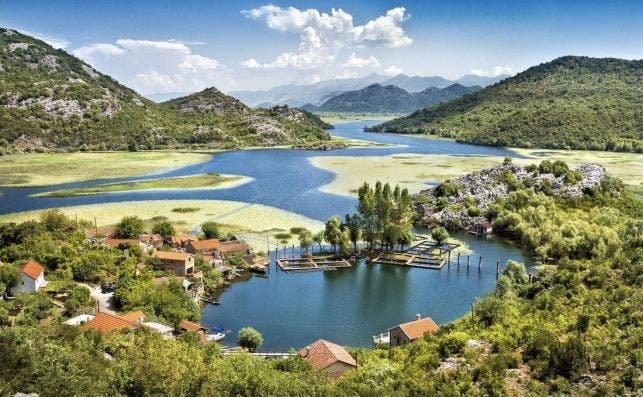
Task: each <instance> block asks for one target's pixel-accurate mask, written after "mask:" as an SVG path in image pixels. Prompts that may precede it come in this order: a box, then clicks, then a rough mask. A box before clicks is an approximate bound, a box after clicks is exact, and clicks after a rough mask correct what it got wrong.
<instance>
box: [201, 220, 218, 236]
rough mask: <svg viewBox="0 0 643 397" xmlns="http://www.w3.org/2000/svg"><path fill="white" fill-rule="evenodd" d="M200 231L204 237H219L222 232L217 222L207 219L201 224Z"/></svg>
mask: <svg viewBox="0 0 643 397" xmlns="http://www.w3.org/2000/svg"><path fill="white" fill-rule="evenodd" d="M201 231H202V232H203V235H204V236H205V238H207V239H210V238H221V236H222V234H221V231H220V230H219V224H218V223H216V222H214V221H207V222H204V223H202V224H201Z"/></svg>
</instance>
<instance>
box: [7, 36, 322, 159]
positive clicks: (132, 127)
mask: <svg viewBox="0 0 643 397" xmlns="http://www.w3.org/2000/svg"><path fill="white" fill-rule="evenodd" d="M190 104H191V105H194V106H192V107H190V106H189V105H190ZM329 139H330V136H329V135H328V134H327V133H326V132H325V131H323V130H322V129H321V128H319V126H317V125H315V123H313V121H312V120H311V119H310V118H309V117H308V116H306V115H305V114H304V113H302V112H300V111H298V110H294V109H288V108H279V109H277V110H274V109H270V110H252V109H249V108H247V107H246V106H245V105H243V104H242V103H241V102H239V101H237V100H236V99H234V98H232V97H229V96H227V95H224V94H222V93H221V92H219V91H218V90H216V89H215V88H209V89H206V90H204V91H202V92H201V93H197V94H193V95H189V96H187V97H184V98H178V99H175V100H172V101H169V102H166V103H164V104H156V103H154V102H152V101H149V100H147V99H145V98H143V97H142V96H141V95H139V94H138V93H136V92H135V91H133V90H131V89H129V88H127V87H125V86H123V85H121V84H119V83H118V82H117V81H115V80H114V79H112V78H111V77H109V76H106V75H104V74H101V73H99V72H97V71H96V70H94V69H93V68H92V67H90V66H89V65H87V64H86V63H84V62H83V61H81V60H80V59H78V58H75V57H73V56H71V55H69V54H67V53H66V52H64V51H63V50H56V49H54V48H52V47H51V46H49V45H48V44H46V43H45V42H43V41H40V40H37V39H34V38H33V37H30V36H27V35H23V34H21V33H18V32H16V31H14V30H10V29H0V147H2V148H3V151H5V152H13V151H62V150H77V149H81V150H125V149H128V148H129V149H133V148H142V149H161V148H234V147H243V146H273V145H287V144H302V143H309V142H320V141H326V140H329Z"/></svg>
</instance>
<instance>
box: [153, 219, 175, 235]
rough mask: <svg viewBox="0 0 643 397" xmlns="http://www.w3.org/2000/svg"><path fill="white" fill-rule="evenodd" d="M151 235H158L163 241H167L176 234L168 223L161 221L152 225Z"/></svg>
mask: <svg viewBox="0 0 643 397" xmlns="http://www.w3.org/2000/svg"><path fill="white" fill-rule="evenodd" d="M152 233H155V234H158V235H160V236H161V237H163V238H164V239H169V238H170V237H172V236H174V235H175V234H176V231H175V230H174V226H172V223H170V221H161V222H157V223H155V224H154V226H153V227H152Z"/></svg>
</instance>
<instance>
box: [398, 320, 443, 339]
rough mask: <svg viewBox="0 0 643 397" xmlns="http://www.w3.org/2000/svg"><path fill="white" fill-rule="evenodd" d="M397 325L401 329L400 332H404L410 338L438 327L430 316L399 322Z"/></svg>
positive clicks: (435, 329) (434, 330) (432, 331)
mask: <svg viewBox="0 0 643 397" xmlns="http://www.w3.org/2000/svg"><path fill="white" fill-rule="evenodd" d="M398 327H400V328H401V329H402V332H404V333H405V334H406V336H407V337H408V338H409V339H410V340H415V339H418V338H421V337H422V336H423V335H424V334H426V333H434V332H436V331H437V330H439V329H440V327H439V326H438V325H437V324H436V323H435V322H434V321H433V320H432V319H431V317H427V318H422V319H419V320H415V321H411V322H408V323H404V324H400V325H398Z"/></svg>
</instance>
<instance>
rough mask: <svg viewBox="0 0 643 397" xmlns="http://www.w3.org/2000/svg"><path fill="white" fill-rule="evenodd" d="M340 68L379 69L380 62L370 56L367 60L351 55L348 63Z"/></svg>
mask: <svg viewBox="0 0 643 397" xmlns="http://www.w3.org/2000/svg"><path fill="white" fill-rule="evenodd" d="M342 66H345V67H348V68H379V67H380V62H379V61H378V60H377V58H375V57H374V56H372V55H371V56H369V57H368V58H358V57H357V55H355V53H352V54H351V56H350V58H348V61H347V62H346V63H345V64H343V65H342Z"/></svg>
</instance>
